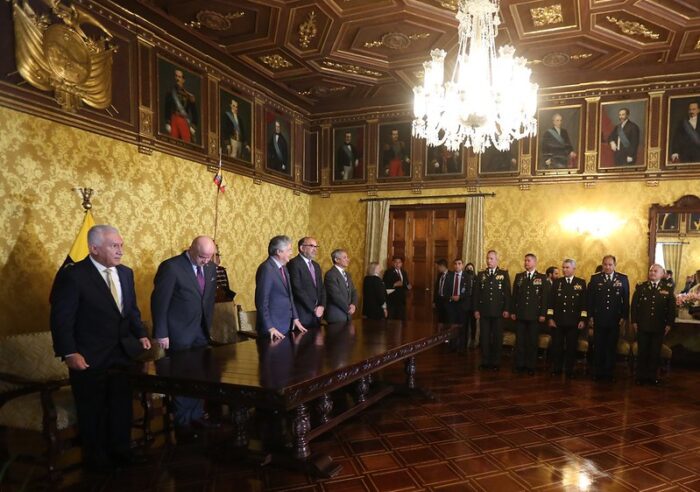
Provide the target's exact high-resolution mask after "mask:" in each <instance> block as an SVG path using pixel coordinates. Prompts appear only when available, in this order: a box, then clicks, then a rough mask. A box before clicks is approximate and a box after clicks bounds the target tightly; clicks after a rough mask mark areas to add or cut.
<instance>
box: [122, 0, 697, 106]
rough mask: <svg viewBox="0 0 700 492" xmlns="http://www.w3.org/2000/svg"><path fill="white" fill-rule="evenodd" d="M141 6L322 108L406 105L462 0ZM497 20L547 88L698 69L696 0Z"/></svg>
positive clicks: (445, 41)
mask: <svg viewBox="0 0 700 492" xmlns="http://www.w3.org/2000/svg"><path fill="white" fill-rule="evenodd" d="M108 1H113V2H116V0H108ZM134 3H136V4H138V5H140V6H142V7H143V6H145V7H147V8H146V9H143V11H144V12H147V13H148V14H147V15H146V17H147V19H148V20H149V21H150V22H152V23H154V24H162V25H164V26H166V25H172V23H176V24H179V25H180V26H181V27H182V28H183V29H185V30H187V31H189V33H190V34H191V35H192V39H193V40H196V41H198V42H202V41H204V42H205V43H206V45H207V46H209V51H210V53H209V55H210V56H212V57H216V58H218V59H222V57H226V56H229V57H230V64H231V66H236V64H238V66H241V67H243V68H245V69H249V70H252V71H253V72H254V73H256V76H257V75H258V74H259V76H260V77H262V78H263V79H266V80H267V83H269V85H270V87H271V89H272V90H275V91H277V92H278V93H279V94H281V95H285V94H286V95H287V96H288V97H289V98H290V100H293V101H295V102H298V103H299V104H302V105H303V104H307V105H308V109H309V111H311V112H319V113H330V112H333V111H341V110H343V111H344V110H352V109H361V108H367V107H376V106H377V105H378V104H381V103H384V104H387V105H388V104H401V103H402V102H403V103H408V104H410V102H411V100H412V93H411V89H412V87H413V86H414V85H416V84H419V83H421V80H422V72H423V62H424V61H426V60H427V59H428V57H429V52H430V50H431V49H434V48H441V49H444V50H446V51H447V52H448V56H447V60H446V64H447V66H448V69H449V66H450V65H451V63H452V59H453V57H454V52H455V49H456V43H457V21H456V19H455V18H454V13H455V10H456V6H457V0H294V1H289V0H285V1H283V0H275V1H273V0H237V1H236V2H231V1H225V0H206V1H205V0H124V2H119V4H120V5H121V6H123V8H127V9H128V8H129V7H128V5H130V4H134ZM501 19H502V24H501V26H500V28H499V36H498V38H497V43H498V44H499V45H500V44H506V43H511V44H513V45H514V46H515V48H516V53H517V54H519V55H522V56H525V57H526V58H528V60H529V61H530V67H531V68H532V70H533V78H534V79H535V80H536V81H537V82H538V83H539V84H540V85H541V86H542V87H554V86H562V85H576V84H578V83H588V82H593V81H600V80H611V77H612V78H614V79H615V80H625V79H636V78H639V77H645V76H650V75H658V74H660V73H669V74H671V73H688V72H693V71H697V70H698V68H697V63H698V60H700V0H502V8H501ZM182 41H183V42H187V41H188V40H186V39H183V40H182ZM611 70H615V72H614V73H611V72H610V71H611ZM378 99H381V101H380V102H378V101H377V100H378Z"/></svg>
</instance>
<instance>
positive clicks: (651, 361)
mask: <svg viewBox="0 0 700 492" xmlns="http://www.w3.org/2000/svg"><path fill="white" fill-rule="evenodd" d="M663 276H664V269H663V267H662V266H661V265H656V264H654V265H652V266H651V268H649V280H648V281H646V282H640V283H638V284H637V287H636V288H635V289H634V295H633V296H632V309H631V318H632V331H634V332H635V333H636V334H637V380H636V383H637V384H646V383H648V384H655V385H656V384H659V383H660V381H659V380H658V379H657V376H656V372H657V370H658V368H659V359H660V358H661V357H660V356H661V345H662V342H663V340H664V337H665V336H666V335H668V332H669V331H671V327H672V326H673V322H674V321H675V319H676V298H675V296H674V295H673V290H672V289H671V288H669V287H668V285H666V284H665V283H664V282H663Z"/></svg>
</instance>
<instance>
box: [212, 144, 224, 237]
mask: <svg viewBox="0 0 700 492" xmlns="http://www.w3.org/2000/svg"><path fill="white" fill-rule="evenodd" d="M219 174H221V147H219ZM222 176H223V175H222ZM215 189H216V203H215V205H214V241H216V232H217V228H218V226H219V194H220V191H221V190H220V189H219V186H218V185H217V186H216V188H215Z"/></svg>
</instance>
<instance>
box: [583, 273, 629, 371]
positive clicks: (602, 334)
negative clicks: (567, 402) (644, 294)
mask: <svg viewBox="0 0 700 492" xmlns="http://www.w3.org/2000/svg"><path fill="white" fill-rule="evenodd" d="M629 285H630V284H629V281H628V280H627V275H624V274H622V273H618V272H613V273H611V274H605V273H603V272H600V273H596V274H595V275H593V276H592V277H591V280H590V282H588V291H587V295H588V318H589V319H592V320H593V345H594V350H595V352H594V354H593V361H594V366H595V371H594V374H595V378H596V379H612V378H613V374H614V371H615V360H616V359H617V341H618V339H619V338H620V321H621V320H627V318H628V317H629V302H630V301H629V298H630V287H629Z"/></svg>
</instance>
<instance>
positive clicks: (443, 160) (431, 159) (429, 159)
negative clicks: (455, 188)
mask: <svg viewBox="0 0 700 492" xmlns="http://www.w3.org/2000/svg"><path fill="white" fill-rule="evenodd" d="M465 152H466V151H465V149H464V147H462V146H460V148H459V150H455V151H452V150H448V149H447V147H446V146H445V145H438V146H437V147H432V146H430V145H426V146H425V176H426V177H440V176H460V175H462V174H464V163H463V157H464V154H465Z"/></svg>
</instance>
